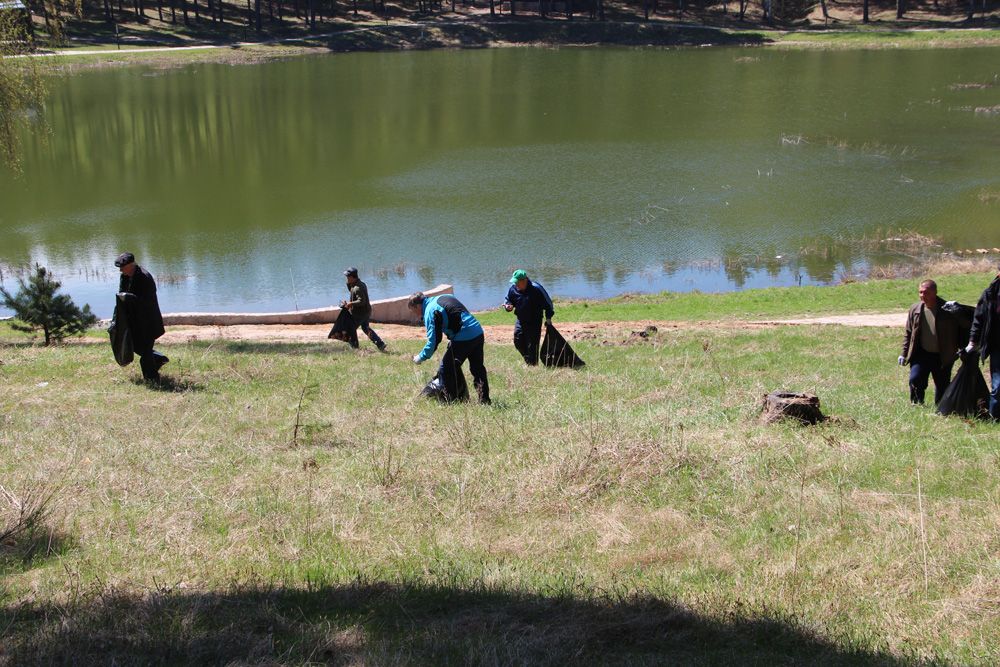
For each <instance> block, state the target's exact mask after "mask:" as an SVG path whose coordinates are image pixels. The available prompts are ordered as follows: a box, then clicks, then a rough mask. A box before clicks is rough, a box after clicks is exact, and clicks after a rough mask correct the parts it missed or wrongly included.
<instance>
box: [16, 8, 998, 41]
mask: <svg viewBox="0 0 1000 667" xmlns="http://www.w3.org/2000/svg"><path fill="white" fill-rule="evenodd" d="M11 5H13V6H14V7H15V9H6V10H4V9H0V13H4V12H6V13H8V14H9V13H10V12H12V11H15V12H16V11H20V12H22V13H23V19H24V20H23V24H24V31H23V34H24V35H25V36H26V37H28V38H30V39H37V40H41V41H46V42H49V43H52V42H55V43H59V42H65V41H67V40H69V41H76V42H81V43H87V42H88V41H91V42H93V43H109V42H111V43H113V42H114V41H116V40H121V39H122V37H123V32H126V33H127V34H128V39H129V40H130V41H131V42H133V43H137V44H138V43H147V44H165V45H169V44H181V43H191V42H192V41H195V42H212V41H232V40H237V39H261V38H267V37H271V38H276V37H285V36H294V35H298V34H309V33H316V32H320V31H322V30H323V29H324V27H325V28H326V29H330V28H331V27H333V25H334V24H336V25H337V26H338V27H344V24H345V23H348V24H349V23H351V22H357V23H359V24H368V25H371V24H372V23H375V22H379V23H381V22H397V23H398V22H399V21H400V20H410V21H448V20H453V21H468V20H476V19H480V20H491V19H496V20H500V19H503V20H511V19H518V20H521V21H532V20H542V21H567V22H568V21H609V22H615V21H618V22H622V21H657V22H671V23H676V24H694V25H710V26H717V27H732V28H740V27H742V28H747V27H754V26H776V27H819V26H822V27H833V28H835V27H844V26H847V25H854V24H864V23H869V22H872V21H877V22H878V23H879V24H880V25H888V26H890V27H963V26H968V25H971V24H972V23H973V22H974V23H975V24H976V25H994V26H995V25H1000V22H998V11H997V10H998V7H1000V0H931V1H928V0H920V1H919V2H918V1H916V0H885V1H881V2H876V1H875V0H852V1H851V2H838V1H837V0H614V1H613V2H612V1H610V0H394V1H392V2H387V1H386V0H229V1H225V0H2V1H0V7H2V6H7V7H10V6H11ZM29 18H30V20H29Z"/></svg>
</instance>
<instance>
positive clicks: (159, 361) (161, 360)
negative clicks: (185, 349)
mask: <svg viewBox="0 0 1000 667" xmlns="http://www.w3.org/2000/svg"><path fill="white" fill-rule="evenodd" d="M153 356H154V357H156V370H160V369H161V368H163V367H164V365H166V363H167V362H168V361H170V359H169V358H168V357H167V355H165V354H163V353H162V352H153Z"/></svg>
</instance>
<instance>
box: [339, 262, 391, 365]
mask: <svg viewBox="0 0 1000 667" xmlns="http://www.w3.org/2000/svg"><path fill="white" fill-rule="evenodd" d="M344 277H345V278H347V289H348V291H349V292H350V294H351V300H350V301H341V302H340V307H341V308H347V309H348V310H349V311H351V316H352V317H353V318H354V321H355V322H357V323H358V326H359V327H361V330H362V331H364V332H365V335H366V336H368V340H370V341H371V342H373V343H374V344H375V347H377V348H378V349H379V351H380V352H385V343H384V342H383V341H382V339H381V338H379V335H378V334H377V333H375V330H374V329H372V328H371V326H370V322H371V319H372V304H371V301H369V300H368V285H365V284H364V283H363V282H362V281H361V279H359V278H358V270H357V269H356V268H354V267H353V266H352V267H351V268H349V269H347V270H346V271H344Z"/></svg>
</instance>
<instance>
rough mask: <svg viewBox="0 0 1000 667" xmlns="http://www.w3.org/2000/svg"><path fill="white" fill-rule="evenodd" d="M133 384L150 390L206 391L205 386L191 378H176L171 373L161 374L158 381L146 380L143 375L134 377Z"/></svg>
mask: <svg viewBox="0 0 1000 667" xmlns="http://www.w3.org/2000/svg"><path fill="white" fill-rule="evenodd" d="M132 384H134V385H136V386H139V387H145V388H146V389H149V390H150V391H163V392H176V393H184V392H188V391H205V386H204V385H202V384H199V383H197V382H195V381H194V380H189V379H187V378H175V377H173V376H170V375H161V376H160V379H159V380H158V381H154V380H146V379H145V378H142V377H134V378H132Z"/></svg>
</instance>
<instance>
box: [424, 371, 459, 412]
mask: <svg viewBox="0 0 1000 667" xmlns="http://www.w3.org/2000/svg"><path fill="white" fill-rule="evenodd" d="M420 395H421V396H426V397H427V398H435V399H437V400H439V401H441V402H442V403H454V402H462V403H464V402H465V401H468V400H469V385H468V384H466V382H465V373H463V372H462V369H461V368H456V369H455V395H454V396H451V395H450V393H449V392H448V388H447V386H446V385H445V381H444V380H443V379H442V378H441V374H440V373H438V374H437V375H435V376H434V377H433V378H431V381H430V382H428V383H427V384H426V385H425V386H424V388H423V390H421V392H420Z"/></svg>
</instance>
